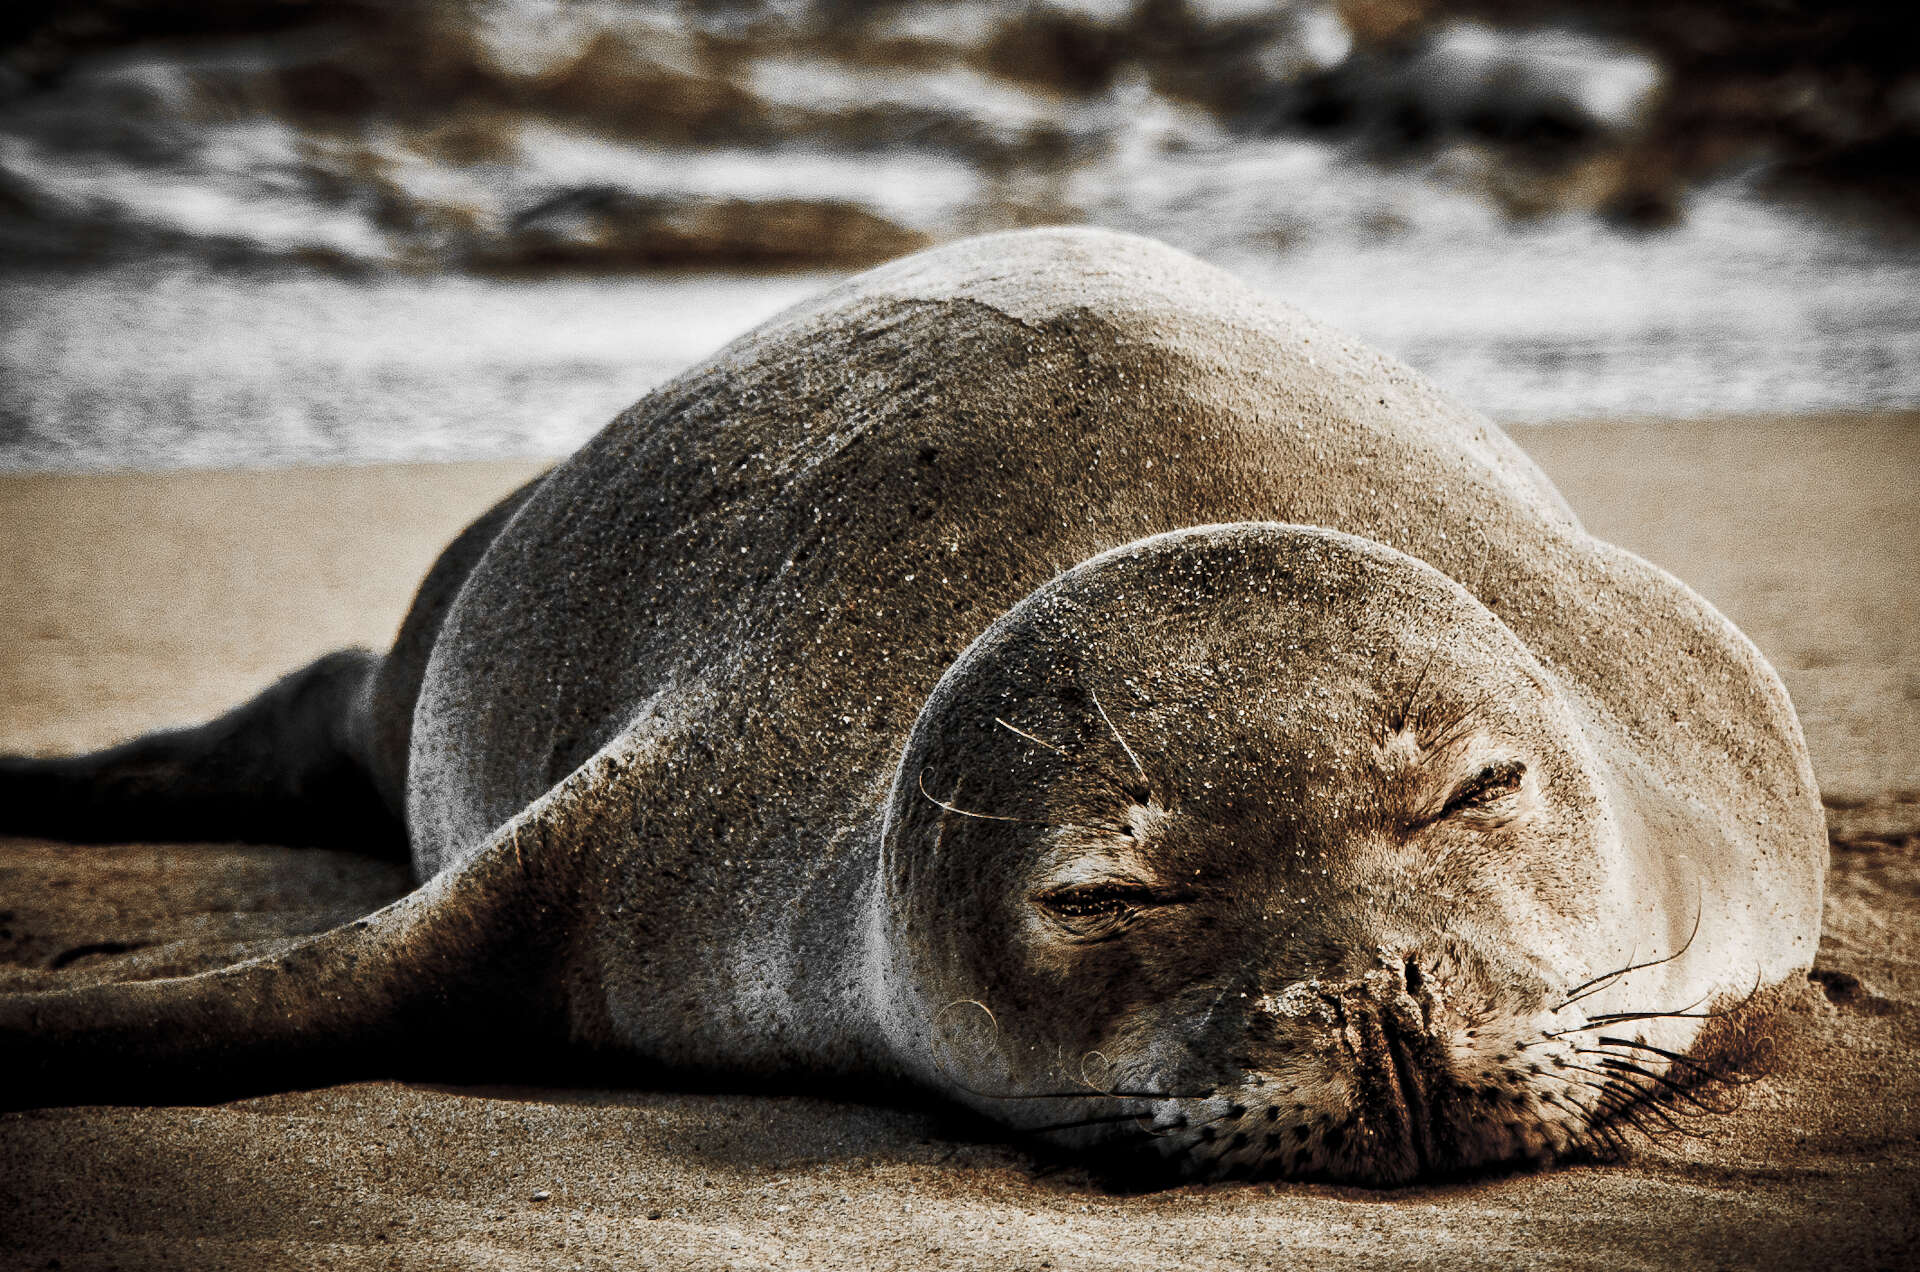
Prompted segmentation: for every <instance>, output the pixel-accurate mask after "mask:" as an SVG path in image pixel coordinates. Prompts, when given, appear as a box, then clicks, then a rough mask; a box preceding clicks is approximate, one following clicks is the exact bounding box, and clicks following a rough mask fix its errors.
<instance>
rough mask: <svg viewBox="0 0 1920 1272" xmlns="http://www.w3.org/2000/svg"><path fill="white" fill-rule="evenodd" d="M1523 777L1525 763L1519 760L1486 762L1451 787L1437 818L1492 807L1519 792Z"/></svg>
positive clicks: (1525, 771)
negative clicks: (1476, 770)
mask: <svg viewBox="0 0 1920 1272" xmlns="http://www.w3.org/2000/svg"><path fill="white" fill-rule="evenodd" d="M1526 776H1527V766H1526V765H1524V764H1522V763H1521V762H1520V761H1519V760H1501V761H1499V762H1498V763H1495V764H1489V765H1487V766H1486V767H1484V768H1482V769H1481V770H1480V771H1479V772H1478V773H1475V774H1474V775H1473V776H1472V777H1470V778H1468V779H1467V780H1466V781H1464V782H1462V783H1460V785H1459V786H1457V787H1455V788H1454V792H1453V794H1452V795H1450V796H1449V797H1448V798H1447V802H1446V805H1445V806H1444V807H1443V808H1441V810H1440V817H1441V818H1446V817H1453V816H1455V815H1457V814H1460V813H1472V812H1478V811H1482V810H1485V809H1488V808H1491V807H1492V806H1493V805H1495V804H1498V803H1499V802H1500V801H1501V800H1503V799H1505V798H1507V797H1508V796H1509V795H1513V794H1516V793H1518V791H1519V790H1520V784H1521V782H1522V781H1523V780H1524V779H1525V778H1526ZM1436 820H1438V819H1436Z"/></svg>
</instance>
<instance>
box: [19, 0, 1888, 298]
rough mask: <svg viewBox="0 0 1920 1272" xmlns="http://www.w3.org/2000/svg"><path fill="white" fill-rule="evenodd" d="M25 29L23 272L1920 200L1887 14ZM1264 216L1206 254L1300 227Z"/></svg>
mask: <svg viewBox="0 0 1920 1272" xmlns="http://www.w3.org/2000/svg"><path fill="white" fill-rule="evenodd" d="M0 33H4V34H5V36H6V37H7V39H6V43H5V45H4V48H0V246H4V247H6V248H7V249H8V250H10V251H11V252H13V253H15V254H27V255H32V256H36V257H38V256H47V255H86V254H90V253H96V252H101V251H107V252H112V251H116V250H118V251H132V252H144V251H150V250H153V249H154V248H155V247H156V246H164V247H167V248H169V249H172V250H187V251H196V250H204V252H206V253H208V254H212V255H216V256H219V257H221V258H223V259H224V258H232V257H236V256H237V257H256V256H258V257H269V258H271V257H296V258H302V259H319V260H334V261H340V262H362V263H370V264H381V265H394V264H398V265H407V266H418V267H443V266H460V267H467V268H478V269H532V268H554V267H565V268H569V269H590V268H609V269H623V268H632V267H638V266H642V265H648V264H653V263H658V262H662V261H674V262H682V261H685V262H691V261H707V262H711V263H716V264H725V263H751V264H767V263H791V264H803V263H809V262H812V263H821V264H833V265H853V264H860V263H864V262H866V261H870V260H876V259H880V258H883V257H886V256H889V255H892V254H894V253H896V252H898V251H901V250H904V249H905V248H906V247H909V246H912V245H914V244H917V243H921V242H925V241H929V240H933V239H938V238H941V237H944V236H947V235H950V234H956V233H963V232H971V231H977V230H982V229H991V228H995V227H999V226H1008V225H1017V224H1024V223H1029V222H1032V221H1034V220H1039V219H1068V220H1070V219H1076V218H1079V217H1083V216H1089V215H1098V216H1100V217H1102V218H1104V219H1107V220H1109V221H1112V222H1116V223H1125V224H1134V225H1137V226H1138V227H1139V228H1143V229H1150V230H1154V229H1159V228H1160V227H1159V226H1158V224H1157V223H1156V222H1155V221H1154V220H1153V218H1154V217H1155V216H1169V217H1181V216H1189V217H1190V216H1193V215H1196V212H1195V211H1193V210H1191V209H1188V210H1183V209H1182V208H1181V207H1180V206H1179V199H1178V197H1177V196H1178V193H1179V192H1178V191H1177V190H1176V191H1172V192H1166V191H1162V190H1160V189H1158V188H1157V187H1158V186H1159V185H1160V184H1162V183H1164V182H1165V181H1167V180H1184V179H1186V178H1184V177H1177V176H1175V174H1176V173H1190V172H1192V171H1194V170H1195V166H1196V164H1199V165H1201V166H1203V167H1204V166H1206V165H1207V164H1208V163H1210V164H1211V165H1212V166H1213V167H1214V168H1216V169H1218V170H1222V171H1275V170H1282V169H1286V170H1291V166H1293V165H1297V163H1298V162H1299V157H1298V155H1297V153H1296V151H1295V149H1294V147H1295V146H1296V145H1297V144H1303V143H1304V144H1308V145H1312V146H1318V147H1322V148H1323V150H1324V153H1326V154H1328V155H1331V156H1335V157H1338V158H1339V160H1340V162H1339V163H1337V164H1334V165H1332V166H1330V167H1327V168H1325V169H1324V171H1323V172H1322V173H1321V176H1320V177H1319V178H1318V179H1319V180H1320V181H1321V182H1322V183H1323V185H1324V184H1325V183H1327V182H1334V183H1344V184H1340V185H1339V188H1340V189H1345V190H1347V191H1348V194H1349V195H1350V196H1351V197H1349V198H1347V199H1346V202H1344V203H1343V202H1342V201H1341V198H1340V197H1335V195H1336V194H1337V191H1335V193H1334V194H1328V193H1327V192H1326V191H1324V190H1323V191H1322V192H1321V194H1320V197H1319V198H1318V201H1317V202H1315V204H1314V207H1315V208H1316V209H1317V213H1316V214H1317V215H1320V216H1322V217H1325V216H1334V217H1340V216H1346V217H1349V218H1350V219H1353V220H1355V221H1356V222H1359V221H1365V222H1367V223H1368V224H1375V223H1377V224H1383V225H1384V224H1389V223H1392V222H1394V221H1395V220H1396V219H1398V218H1401V217H1402V216H1403V213H1402V212H1399V211H1393V212H1391V214H1387V213H1381V212H1380V207H1379V204H1380V200H1379V198H1378V196H1377V193H1376V186H1377V184H1378V181H1379V180H1380V174H1383V173H1384V174H1386V175H1387V177H1388V178H1390V179H1391V180H1396V181H1400V182H1402V183H1405V182H1408V181H1412V182H1415V183H1418V182H1428V181H1442V182H1445V183H1447V184H1449V185H1451V186H1453V187H1454V188H1456V189H1461V190H1466V191H1469V192H1471V193H1472V194H1474V195H1475V196H1476V197H1479V198H1482V199H1484V200H1486V201H1487V202H1488V203H1489V204H1490V205H1492V206H1494V207H1497V208H1499V209H1501V210H1503V211H1504V212H1505V213H1507V214H1510V215H1514V216H1521V217H1529V216H1539V215H1544V214H1548V213H1556V212H1566V211H1571V212H1576V213H1587V214H1593V215H1598V216H1601V217H1605V218H1609V219H1612V220H1615V221H1618V222H1621V223H1625V224H1630V225H1634V226H1639V227H1643V228H1653V227H1658V226H1661V225H1664V224H1670V223H1672V222H1673V221H1674V220H1675V219H1677V218H1678V217H1680V216H1681V215H1682V214H1683V211H1684V208H1685V204H1686V191H1687V190H1688V189H1689V188H1691V186H1693V185H1694V184H1695V183H1697V182H1700V181H1704V180H1710V179H1713V178H1715V177H1716V176H1718V175H1720V174H1722V173H1726V172H1729V171H1735V170H1747V169H1752V168H1754V167H1755V166H1756V165H1761V166H1765V165H1771V167H1770V169H1769V170H1771V171H1775V172H1777V173H1778V174H1779V178H1780V180H1781V181H1783V182H1793V183H1796V188H1798V189H1809V188H1811V189H1821V188H1846V189H1852V190H1867V191H1872V192H1874V197H1876V198H1878V199H1880V200H1881V202H1882V203H1883V204H1885V206H1887V207H1889V208H1891V209H1893V210H1894V211H1895V212H1896V213H1897V214H1902V215H1905V214H1911V213H1915V212H1920V201H1916V200H1915V199H1914V198H1913V197H1912V193H1913V191H1915V190H1916V189H1920V178H1916V175H1915V171H1914V168H1915V161H1916V153H1917V152H1920V75H1917V74H1916V73H1915V71H1914V69H1913V67H1912V65H1911V61H1912V55H1911V49H1912V48H1913V47H1914V44H1913V42H1912V41H1911V40H1909V41H1908V43H1906V44H1905V45H1904V50H1905V51H1901V50H1900V49H1896V48H1894V47H1892V46H1891V44H1890V42H1891V41H1892V40H1894V39H1895V38H1896V37H1903V36H1911V35H1920V20H1916V19H1915V18H1913V17H1912V16H1911V15H1909V16H1905V17H1901V16H1897V15H1896V16H1884V15H1879V14H1878V11H1875V10H1871V9H1870V8H1869V7H1867V6H1864V5H1863V4H1860V3H1854V4H1852V5H1847V4H1842V5H1840V6H1838V7H1837V8H1836V7H1833V6H1824V7H1820V8H1815V7H1813V6H1811V5H1801V4H1797V3H1791V2H1787V0H1781V2H1780V3H1775V4H1772V5H1769V6H1767V7H1766V8H1765V9H1764V11H1762V12H1760V13H1759V14H1758V16H1752V17H1751V18H1749V17H1747V16H1741V17H1737V18H1736V17H1735V16H1734V15H1733V14H1732V13H1731V11H1730V10H1727V9H1725V8H1723V7H1720V6H1716V5H1713V4H1708V3H1705V2H1704V0H1691V2H1689V3H1683V4H1679V5H1657V4H1655V3H1653V0H1625V2H1624V3H1621V4H1619V5H1614V6H1605V7H1602V6H1589V7H1588V8H1585V9H1577V10H1576V9H1569V8H1566V7H1565V6H1561V5H1552V6H1550V5H1546V4H1532V3H1527V2H1525V0H1445V2H1443V0H1296V2H1295V3H1290V4H1268V3H1255V2H1254V0H1035V2H1034V3H986V2H983V0H963V2H962V3H957V4H951V5H941V4H930V3H879V4H858V3H853V2H852V0H778V2H774V0H769V2H766V3H754V2H748V0H688V2H685V3H668V2H665V0H661V2H657V3H650V4H614V3H604V4H571V5H553V4H542V3H536V0H406V2H403V3H395V4H390V5H374V4H371V3H353V2H350V0H349V2H345V3H342V2H335V3H328V4H319V3H314V2H311V0H209V2H207V3H189V2H188V0H157V2H145V3H136V2H135V0H76V2H74V3H66V4H50V3H29V4H26V5H22V6H15V7H14V8H12V9H11V10H9V12H8V13H7V15H6V16H5V17H4V18H0ZM1903 59H1904V60H1903ZM1204 156H1211V157H1212V158H1211V160H1208V159H1206V158H1204ZM1196 157H1198V158H1196ZM1366 164H1372V165H1375V170H1374V171H1373V172H1371V173H1369V172H1367V171H1363V170H1362V167H1360V166H1356V165H1366ZM1275 165H1278V168H1276V167H1275ZM1396 174H1397V175H1396ZM1259 202H1260V200H1254V201H1253V202H1251V203H1248V204H1247V205H1246V206H1247V213H1246V219H1245V220H1244V221H1243V222H1240V223H1236V224H1219V223H1210V224H1208V225H1206V226H1205V227H1204V232H1205V233H1206V234H1208V235H1212V236H1214V237H1216V238H1219V237H1232V236H1234V235H1238V236H1239V238H1240V240H1241V241H1243V242H1246V243H1249V244H1256V245H1257V244H1269V245H1270V244H1271V243H1274V242H1277V241H1280V240H1282V239H1286V238H1288V237H1289V236H1294V235H1297V234H1298V233H1299V232H1300V227H1301V224H1302V214H1301V213H1299V212H1298V210H1297V209H1296V211H1295V212H1293V213H1288V212H1287V211H1286V210H1284V209H1280V210H1276V211H1272V212H1266V211H1259V212H1257V213H1256V207H1257V205H1258V204H1259ZM1235 203H1236V200H1234V199H1232V198H1230V197H1227V196H1225V195H1222V196H1220V197H1219V198H1217V199H1216V200H1215V203H1214V205H1213V206H1214V209H1215V211H1216V212H1217V210H1218V209H1219V208H1220V207H1223V206H1227V205H1233V204H1235ZM1369 209H1371V210H1369ZM1376 213H1378V215H1376ZM1280 222H1285V223H1286V226H1287V228H1284V229H1280V228H1276V226H1277V225H1278V224H1279V223H1280ZM1161 232H1165V231H1164V230H1163V229H1162V230H1161ZM1174 236H1175V237H1179V236H1178V235H1177V234H1176V235H1174ZM1276 236H1278V237H1276Z"/></svg>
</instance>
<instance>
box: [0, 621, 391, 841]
mask: <svg viewBox="0 0 1920 1272" xmlns="http://www.w3.org/2000/svg"><path fill="white" fill-rule="evenodd" d="M379 666H380V659H379V658H378V657H377V656H376V655H374V654H370V653H368V652H366V651H364V650H343V651H341V652H339V653H334V654H328V655H327V656H326V657H324V658H322V659H320V660H319V661H318V662H315V663H313V664H311V665H310V666H308V667H305V668H303V669H301V670H299V671H296V672H294V673H293V674H292V675H289V676H286V677H285V678H283V679H281V680H280V681H278V682H277V683H275V684H274V685H272V686H271V687H269V688H268V689H267V690H266V692H264V693H262V694H261V695H260V696H259V697H257V698H255V699H253V700H252V701H251V702H248V703H245V704H244V705H242V706H239V707H236V708H234V709H233V710H232V711H229V712H227V713H226V714H225V715H223V716H221V717H219V718H218V719H216V720H211V721H209V722H207V723H206V724H203V725H199V726H197V727H195V728H190V729H172V730H167V731H164V732H160V733H150V734H147V735H146V736H145V737H140V738H135V739H134V740H133V741H131V742H127V743H124V744H122V745H120V746H116V747H113V748H111V749H109V750H105V751H96V752H94V753H93V754H91V755H77V756H71V757H67V758H62V759H45V760H41V759H24V758H17V757H6V758H0V833H5V834H15V835H44V836H47V837H49V838H53V839H64V840H68V841H70V842H74V843H106V842H113V841H134V840H138V841H149V842H150V841H156V840H171V841H184V840H196V839H199V840H242V841H250V842H257V843H282V844H328V845H337V846H341V847H355V848H359V849H361V850H363V851H372V852H375V853H378V854H379V855H382V856H405V855H406V834H405V831H404V829H403V827H402V825H401V821H400V818H399V816H398V814H397V812H396V810H394V809H393V808H391V807H389V805H388V804H387V802H386V801H385V800H383V799H382V798H381V796H380V794H379V790H378V788H377V787H376V784H375V781H374V778H373V775H372V773H371V771H370V765H369V763H368V760H367V751H368V747H367V742H366V737H367V725H366V719H367V711H368V694H369V691H370V686H371V684H372V678H373V677H374V675H375V674H376V672H377V671H378V669H379Z"/></svg>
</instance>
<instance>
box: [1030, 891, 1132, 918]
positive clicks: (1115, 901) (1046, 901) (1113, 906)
mask: <svg viewBox="0 0 1920 1272" xmlns="http://www.w3.org/2000/svg"><path fill="white" fill-rule="evenodd" d="M1039 900H1040V904H1041V905H1043V906H1045V907H1046V908H1047V909H1048V910H1050V911H1052V912H1053V913H1054V914H1056V915H1059V916H1060V917H1061V918H1067V919H1086V918H1097V917H1100V916H1103V915H1112V914H1119V913H1122V912H1124V911H1127V910H1135V909H1138V908H1140V907H1141V906H1143V905H1152V904H1153V891H1152V889H1150V888H1147V887H1145V886H1143V885H1141V884H1137V883H1081V884H1074V885H1073V886H1071V887H1066V888H1060V889H1057V890H1055V891H1053V892H1047V893H1042V894H1041V896H1040V898H1039Z"/></svg>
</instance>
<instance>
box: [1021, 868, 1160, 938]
mask: <svg viewBox="0 0 1920 1272" xmlns="http://www.w3.org/2000/svg"><path fill="white" fill-rule="evenodd" d="M1186 899H1187V898H1186V897H1179V896H1168V895H1165V894H1162V893H1160V892H1158V891H1156V890H1154V889H1153V888H1150V887H1148V886H1147V885H1146V884H1143V883H1135V882H1133V881H1131V880H1101V881H1098V882H1093V883H1075V884H1069V885H1067V886H1066V887H1062V888H1055V889H1053V890H1052V891H1049V892H1043V893H1041V894H1040V895H1038V896H1036V897H1035V898H1034V901H1035V902H1036V904H1038V905H1039V907H1040V908H1041V910H1043V911H1044V912H1045V913H1046V915H1047V917H1048V918H1050V919H1052V920H1053V922H1054V923H1055V924H1056V925H1057V926H1058V927H1059V928H1061V929H1063V930H1064V931H1065V932H1066V934H1067V935H1068V936H1070V937H1073V938H1075V939H1077V940H1082V941H1103V940H1106V939H1107V938H1108V937H1113V936H1118V935H1119V934H1120V933H1121V932H1124V931H1125V930H1126V929H1127V926H1128V925H1129V924H1131V923H1132V922H1133V921H1134V919H1136V918H1138V917H1139V916H1140V915H1141V914H1142V913H1143V912H1145V911H1147V910H1151V909H1154V908H1156V907H1158V906H1163V905H1170V904H1173V903H1176V902H1179V901H1184V900H1186Z"/></svg>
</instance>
